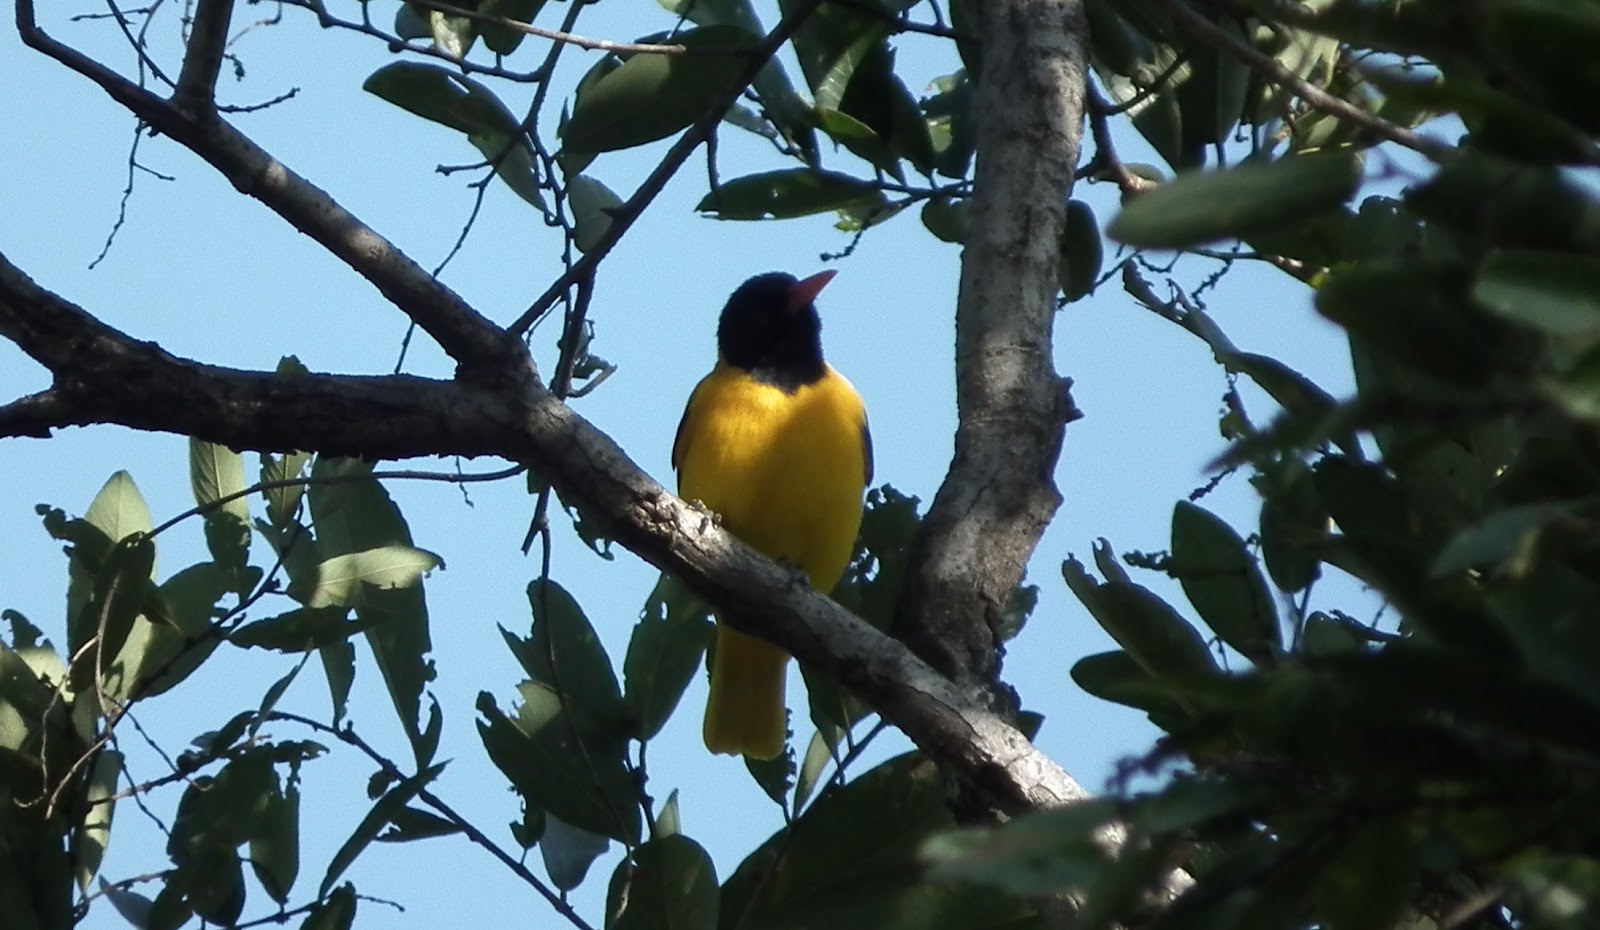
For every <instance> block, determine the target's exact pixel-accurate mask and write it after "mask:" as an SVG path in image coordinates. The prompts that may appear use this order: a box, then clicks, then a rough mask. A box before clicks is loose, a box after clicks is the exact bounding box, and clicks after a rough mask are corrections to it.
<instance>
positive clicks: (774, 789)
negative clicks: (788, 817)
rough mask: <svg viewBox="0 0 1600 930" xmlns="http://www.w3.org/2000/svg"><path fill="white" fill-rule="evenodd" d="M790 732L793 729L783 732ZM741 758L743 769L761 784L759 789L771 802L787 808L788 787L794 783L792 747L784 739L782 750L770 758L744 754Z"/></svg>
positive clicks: (790, 733)
mask: <svg viewBox="0 0 1600 930" xmlns="http://www.w3.org/2000/svg"><path fill="white" fill-rule="evenodd" d="M792 734H793V731H792V730H791V731H789V732H788V733H786V734H785V737H788V736H790V735H792ZM743 758H744V767H745V771H747V772H749V773H750V777H751V778H754V779H755V780H756V784H758V785H760V786H761V790H762V791H764V792H765V793H766V795H767V797H769V798H771V799H772V801H773V803H775V804H777V805H778V806H779V807H781V808H783V809H784V810H788V809H789V788H790V786H791V785H793V784H794V773H795V765H794V747H793V746H791V745H789V744H788V743H787V741H786V742H785V743H784V747H783V752H780V753H778V754H777V755H776V756H774V757H772V758H771V759H757V758H754V757H752V756H744V757H743Z"/></svg>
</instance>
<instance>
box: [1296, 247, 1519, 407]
mask: <svg viewBox="0 0 1600 930" xmlns="http://www.w3.org/2000/svg"><path fill="white" fill-rule="evenodd" d="M1464 271H1465V269H1463V268H1461V267H1459V266H1457V265H1455V264H1454V263H1437V262H1420V261H1415V260H1410V259H1390V260H1388V261H1381V262H1360V263H1358V264H1355V265H1353V266H1351V267H1348V268H1343V269H1340V270H1339V271H1338V272H1336V273H1335V274H1333V275H1332V276H1330V277H1329V278H1328V279H1327V280H1326V281H1325V282H1324V283H1323V284H1322V286H1321V287H1320V288H1318V290H1317V298H1316V303H1317V312H1318V313H1321V314H1322V315H1323V316H1325V317H1327V318H1328V319H1330V320H1332V321H1334V322H1335V323H1338V324H1339V325H1341V326H1343V327H1344V328H1345V329H1346V330H1348V331H1349V333H1350V337H1351V342H1352V343H1353V344H1358V345H1359V346H1361V348H1362V349H1364V350H1367V351H1371V352H1373V353H1375V354H1378V355H1381V356H1383V357H1386V358H1388V359H1393V360H1394V361H1397V362H1401V363H1403V364H1405V365H1407V366H1410V367H1412V368H1415V369H1417V370H1418V371H1420V372H1422V373H1424V374H1427V375H1431V376H1433V377H1435V378H1439V379H1442V380H1445V381H1447V382H1449V383H1451V384H1454V385H1466V386H1473V387H1478V386H1482V385H1484V384H1486V383H1487V382H1488V381H1489V380H1490V379H1491V378H1492V377H1493V376H1494V374H1495V372H1496V371H1497V369H1500V368H1502V367H1503V366H1506V365H1507V364H1509V363H1512V362H1513V361H1514V353H1512V352H1509V351H1507V349H1508V347H1511V346H1515V345H1516V344H1517V342H1518V339H1517V336H1518V331H1517V330H1515V329H1514V328H1512V327H1510V326H1508V325H1507V324H1505V323H1504V322H1503V321H1501V320H1499V319H1497V318H1495V317H1492V316H1490V315H1488V314H1487V313H1484V312H1482V311H1479V310H1477V309H1476V308H1475V307H1473V306H1472V305H1471V304H1469V303H1468V300H1469V298H1468V295H1467V293H1466V292H1467V284H1468V281H1467V277H1466V275H1465V274H1464Z"/></svg>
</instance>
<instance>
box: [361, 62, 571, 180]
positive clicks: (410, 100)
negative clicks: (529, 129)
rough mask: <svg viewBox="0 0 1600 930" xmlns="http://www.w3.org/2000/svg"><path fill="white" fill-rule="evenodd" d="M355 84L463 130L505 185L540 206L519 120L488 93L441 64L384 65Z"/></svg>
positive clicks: (531, 158)
mask: <svg viewBox="0 0 1600 930" xmlns="http://www.w3.org/2000/svg"><path fill="white" fill-rule="evenodd" d="M361 86H362V88H363V89H365V90H366V91H368V92H370V93H372V94H375V95H377V96H379V97H381V98H383V99H384V100H387V101H389V102H390V103H392V104H394V105H395V106H398V107H401V108H402V109H405V110H408V111H410V112H412V113H415V114H416V115H417V116H420V117H422V118H423V119H426V120H431V121H433V122H435V123H439V124H440V125H443V126H448V127H450V128H451V129H454V130H456V131H458V132H461V133H464V134H466V136H467V141H469V142H471V143H472V144H473V145H474V146H475V147H476V148H477V149H478V151H479V152H480V153H482V155H483V157H484V158H485V159H486V160H488V161H490V162H492V163H493V164H494V166H495V173H496V174H497V175H498V176H499V177H500V179H501V180H502V181H504V182H505V183H506V186H508V187H510V188H511V190H512V191H513V192H515V193H516V194H517V196H519V197H521V198H522V199H524V200H526V201H527V202H528V203H530V204H532V205H533V206H535V207H537V208H538V209H539V210H540V211H541V212H542V211H544V210H545V204H544V199H543V197H542V195H541V194H540V193H539V182H538V176H537V171H536V169H535V168H534V162H533V153H532V151H531V150H530V148H529V145H528V141H527V138H526V134H525V133H524V132H523V131H522V124H521V121H520V120H518V119H517V118H516V117H515V116H514V115H512V113H511V110H510V109H509V108H508V107H507V106H506V105H505V103H504V102H502V101H501V100H500V98H499V97H498V96H496V95H495V93H494V91H492V90H490V89H489V88H487V87H485V86H484V85H482V84H480V83H478V82H477V81H474V80H472V79H471V78H468V77H464V76H462V75H460V74H456V73H454V72H452V71H450V70H449V69H447V68H441V67H436V66H434V65H426V64H422V63H420V62H414V61H402V62H395V63H393V64H389V65H385V66H383V67H382V68H379V69H378V70H377V71H374V72H373V73H372V74H371V75H370V76H368V78H367V80H366V82H365V83H363V84H362V85H361Z"/></svg>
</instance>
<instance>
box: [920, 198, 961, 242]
mask: <svg viewBox="0 0 1600 930" xmlns="http://www.w3.org/2000/svg"><path fill="white" fill-rule="evenodd" d="M968 212H969V204H968V202H967V201H966V200H965V199H962V200H952V199H950V198H949V197H934V198H932V199H930V200H929V201H928V202H927V203H925V204H923V205H922V225H923V226H926V227H927V228H928V232H931V233H933V235H934V238H936V239H939V240H940V241H943V242H951V243H954V244H956V245H960V244H962V243H963V242H966V241H967V226H968V225H969V220H968V218H967V214H968Z"/></svg>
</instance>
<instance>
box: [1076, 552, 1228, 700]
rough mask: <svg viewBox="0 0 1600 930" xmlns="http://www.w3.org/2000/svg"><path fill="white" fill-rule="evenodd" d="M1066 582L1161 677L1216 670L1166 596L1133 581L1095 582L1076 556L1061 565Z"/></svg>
mask: <svg viewBox="0 0 1600 930" xmlns="http://www.w3.org/2000/svg"><path fill="white" fill-rule="evenodd" d="M1061 574H1062V577H1064V578H1065V579H1066V581H1067V587H1069V588H1071V589H1072V593H1073V594H1075V595H1077V596H1078V600H1080V601H1082V602H1083V606H1085V607H1087V608H1088V609H1089V614H1090V616H1092V617H1094V619H1095V621H1096V622H1097V623H1099V624H1100V626H1101V627H1102V628H1104V629H1105V631H1106V632H1107V633H1110V634H1111V638H1112V639H1115V640H1116V641H1117V644H1118V645H1120V646H1121V647H1122V648H1123V649H1125V650H1127V652H1128V654H1129V655H1130V656H1132V657H1133V658H1134V660H1135V661H1136V662H1138V663H1139V666H1140V667H1141V668H1143V669H1144V670H1145V671H1146V672H1149V673H1150V674H1151V675H1152V676H1154V677H1156V678H1158V679H1162V678H1170V677H1183V676H1188V675H1194V674H1206V673H1211V672H1215V671H1216V663H1215V660H1214V659H1212V657H1211V651H1210V649H1208V648H1207V647H1206V643H1205V640H1204V639H1202V638H1201V637H1200V634H1199V633H1198V632H1197V631H1196V630H1195V628H1194V627H1192V626H1190V625H1189V624H1188V622H1187V621H1185V620H1184V619H1183V618H1182V617H1181V616H1179V615H1178V612H1177V611H1175V610H1173V609H1172V607H1170V606H1169V605H1168V604H1167V602H1166V601H1163V600H1162V599H1161V598H1159V597H1157V596H1156V595H1155V594H1153V593H1152V592H1151V591H1150V590H1149V589H1147V588H1144V587H1143V586H1141V585H1137V584H1128V583H1126V582H1119V581H1112V582H1105V583H1102V582H1099V581H1097V580H1096V579H1095V578H1094V577H1093V576H1091V575H1090V574H1089V573H1088V572H1087V571H1086V570H1085V569H1084V567H1083V565H1082V563H1080V562H1078V560H1077V559H1072V558H1069V559H1067V560H1066V561H1065V562H1063V563H1062V565H1061Z"/></svg>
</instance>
